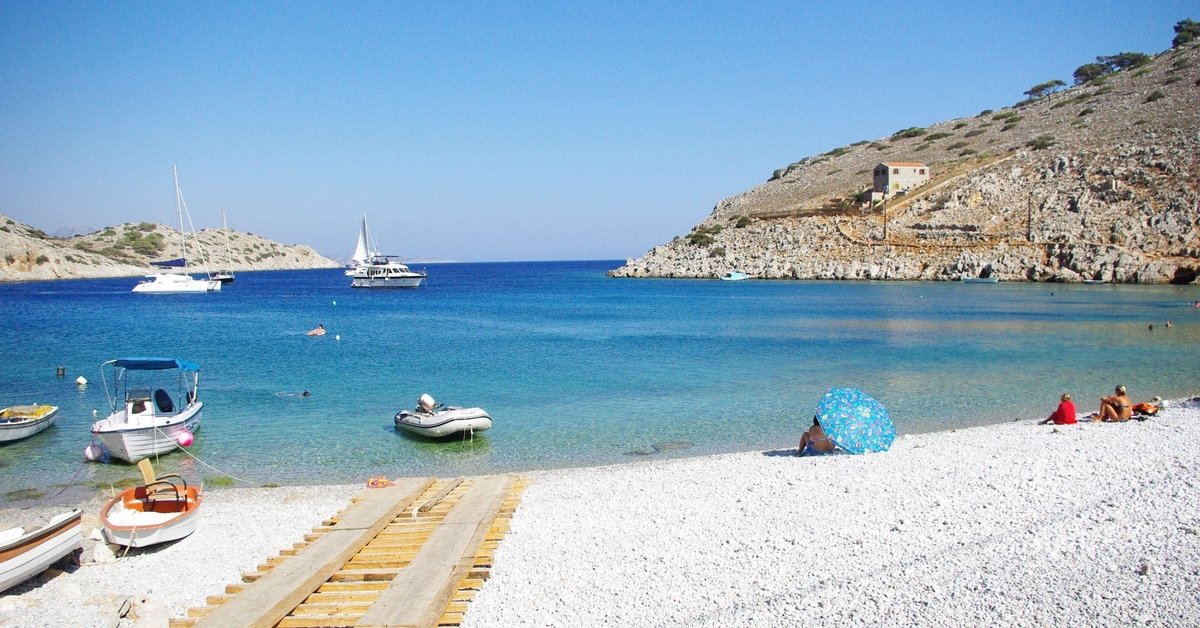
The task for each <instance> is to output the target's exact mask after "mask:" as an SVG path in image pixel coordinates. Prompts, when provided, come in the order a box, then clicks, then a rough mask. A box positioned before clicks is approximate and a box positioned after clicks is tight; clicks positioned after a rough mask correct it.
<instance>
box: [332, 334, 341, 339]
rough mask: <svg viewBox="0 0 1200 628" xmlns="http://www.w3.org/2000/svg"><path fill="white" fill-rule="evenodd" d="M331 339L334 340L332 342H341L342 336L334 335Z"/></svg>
mask: <svg viewBox="0 0 1200 628" xmlns="http://www.w3.org/2000/svg"><path fill="white" fill-rule="evenodd" d="M333 339H334V340H341V339H342V335H341V334H337V335H335V336H334V337H333Z"/></svg>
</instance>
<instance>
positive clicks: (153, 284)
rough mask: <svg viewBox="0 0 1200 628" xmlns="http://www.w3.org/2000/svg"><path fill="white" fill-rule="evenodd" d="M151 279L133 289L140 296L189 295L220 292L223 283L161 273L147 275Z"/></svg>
mask: <svg viewBox="0 0 1200 628" xmlns="http://www.w3.org/2000/svg"><path fill="white" fill-rule="evenodd" d="M147 277H149V279H148V280H147V281H143V282H141V283H139V284H138V285H136V286H134V287H133V292H137V293H139V294H188V293H200V292H220V291H221V282H220V281H217V280H215V279H196V278H195V277H192V276H191V275H176V274H170V273H160V274H157V275H147Z"/></svg>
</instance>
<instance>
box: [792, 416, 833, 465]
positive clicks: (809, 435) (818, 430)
mask: <svg viewBox="0 0 1200 628" xmlns="http://www.w3.org/2000/svg"><path fill="white" fill-rule="evenodd" d="M836 448H837V446H836V445H834V444H833V441H832V440H830V439H829V437H828V436H826V435H825V430H824V429H823V428H822V427H821V422H820V421H818V420H817V416H816V415H813V424H812V427H810V428H808V431H807V432H805V433H804V435H803V436H801V437H800V447H799V451H800V455H801V456H812V455H815V454H827V453H829V452H831V451H833V450H834V449H836Z"/></svg>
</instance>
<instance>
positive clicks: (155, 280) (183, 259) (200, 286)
mask: <svg viewBox="0 0 1200 628" xmlns="http://www.w3.org/2000/svg"><path fill="white" fill-rule="evenodd" d="M171 173H172V174H173V175H174V177H175V211H176V213H178V214H179V253H180V256H179V258H177V259H172V260H166V261H162V262H151V263H152V264H154V265H155V266H158V267H159V268H163V269H167V268H179V269H181V270H180V272H167V271H166V270H162V271H159V272H157V273H154V274H151V275H146V279H145V280H143V281H141V282H139V283H138V285H136V286H134V287H133V292H139V293H142V294H167V293H179V292H216V291H219V290H220V289H221V282H220V281H217V280H215V279H197V278H195V277H193V276H191V275H189V274H187V234H186V232H185V231H184V226H183V214H184V212H186V211H187V203H186V202H185V201H184V200H183V192H182V191H181V190H180V189H179V171H178V169H176V167H175V166H173V165H172V166H171ZM191 220H192V216H191V214H190V213H189V214H188V221H189V222H191ZM197 250H199V245H198V244H197Z"/></svg>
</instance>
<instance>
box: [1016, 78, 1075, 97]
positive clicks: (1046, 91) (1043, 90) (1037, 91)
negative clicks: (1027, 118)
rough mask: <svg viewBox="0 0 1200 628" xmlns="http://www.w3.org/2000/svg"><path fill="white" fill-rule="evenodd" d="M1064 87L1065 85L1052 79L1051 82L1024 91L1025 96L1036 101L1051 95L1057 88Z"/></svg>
mask: <svg viewBox="0 0 1200 628" xmlns="http://www.w3.org/2000/svg"><path fill="white" fill-rule="evenodd" d="M1066 85H1067V84H1066V83H1064V82H1062V81H1060V80H1058V79H1054V80H1053V81H1046V82H1045V83H1038V84H1037V85H1034V86H1033V87H1030V88H1029V89H1027V90H1025V95H1026V96H1028V97H1029V98H1030V99H1031V100H1037V99H1039V98H1045V97H1046V96H1049V95H1051V94H1053V93H1054V92H1056V91H1058V88H1060V87H1065V86H1066Z"/></svg>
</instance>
